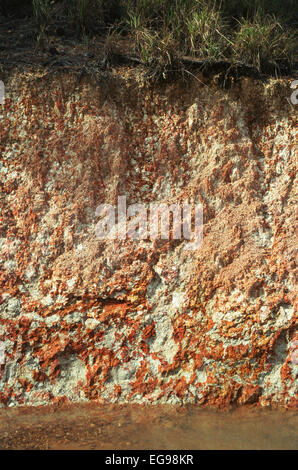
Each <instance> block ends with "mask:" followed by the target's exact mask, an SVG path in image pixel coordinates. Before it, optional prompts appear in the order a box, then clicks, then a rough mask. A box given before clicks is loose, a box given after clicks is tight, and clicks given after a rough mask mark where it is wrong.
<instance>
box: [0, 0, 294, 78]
mask: <svg viewBox="0 0 298 470" xmlns="http://www.w3.org/2000/svg"><path fill="white" fill-rule="evenodd" d="M2 1H4V4H3V6H2V7H0V8H2V14H6V15H9V14H16V11H17V10H18V8H17V5H18V3H19V4H24V1H23V2H22V1H21V0H2ZM25 3H26V4H28V6H29V4H30V7H31V9H32V11H33V14H34V17H35V20H36V23H37V25H38V27H39V28H40V31H41V33H40V34H42V35H44V34H46V32H47V27H48V25H51V24H54V23H55V22H61V21H63V22H64V24H65V25H66V26H67V27H68V28H70V29H71V28H73V29H74V31H75V32H76V34H78V35H79V36H80V37H81V38H83V40H84V42H86V41H87V39H88V37H89V36H90V37H94V36H96V35H98V36H103V35H106V36H108V34H111V32H112V33H115V35H116V34H117V35H119V36H121V37H125V38H127V39H128V40H129V43H130V50H129V51H127V52H129V53H133V54H134V55H136V56H137V57H139V59H140V60H141V61H142V62H143V63H144V64H146V65H148V66H150V67H152V66H153V67H157V68H158V69H159V70H160V71H161V72H162V74H164V73H165V72H166V71H167V70H170V69H173V67H177V64H178V62H179V60H180V59H181V57H183V56H190V57H193V58H199V59H203V60H208V61H216V60H220V59H225V60H229V61H230V62H231V63H233V62H236V61H237V62H242V63H244V64H246V65H251V66H253V67H255V68H257V69H258V70H259V71H260V72H264V71H266V70H267V67H268V65H271V66H272V65H274V66H276V67H277V68H278V67H279V66H280V65H281V64H282V65H286V66H287V67H288V68H289V69H291V67H293V64H294V63H295V55H294V50H295V48H296V46H297V34H296V31H297V13H296V2H295V0H31V1H28V0H25ZM11 5H12V6H11ZM28 8H29V7H28ZM28 12H29V13H28V14H30V8H29V9H28ZM0 13H1V9H0ZM87 42H88V41H87Z"/></svg>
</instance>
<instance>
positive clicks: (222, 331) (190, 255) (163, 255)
mask: <svg viewBox="0 0 298 470" xmlns="http://www.w3.org/2000/svg"><path fill="white" fill-rule="evenodd" d="M0 78H1V79H2V80H4V82H5V84H6V92H7V97H6V101H5V105H4V106H1V107H0V113H1V119H0V136H1V141H0V152H1V160H0V185H1V196H0V197H1V201H0V204H1V219H0V262H1V269H0V294H1V296H0V302H1V304H0V341H2V342H3V344H4V349H5V353H4V354H5V364H3V365H0V402H1V403H2V405H9V406H13V405H42V404H48V403H49V402H52V403H56V402H67V401H73V402H79V401H86V400H87V401H88V400H97V401H99V402H101V403H107V402H130V403H132V402H137V403H157V402H160V403H171V404H176V403H197V404H200V405H204V406H205V405H206V406H217V407H225V406H228V405H231V404H240V405H241V404H247V403H255V404H257V405H261V406H267V405H274V406H283V407H289V408H296V406H297V401H296V398H295V376H296V374H297V367H298V366H297V351H296V352H295V347H296V345H297V336H296V337H295V312H294V296H295V292H294V289H295V279H294V274H295V272H294V268H295V258H294V254H295V237H294V227H295V194H294V192H295V177H296V167H295V126H294V124H295V119H294V116H295V108H294V106H293V105H292V104H291V102H290V95H291V92H292V90H291V88H290V83H291V80H290V79H283V80H270V81H268V82H267V83H262V82H261V81H256V80H252V79H248V78H242V79H240V80H239V81H237V82H236V83H234V84H232V86H231V88H230V90H228V91H223V90H221V89H219V88H218V86H217V85H216V84H215V83H214V82H213V81H212V80H211V79H210V80H209V81H208V83H206V85H203V84H202V81H203V78H202V77H201V76H197V77H196V78H194V79H193V81H191V82H188V83H187V84H186V83H183V82H175V83H165V84H163V85H156V86H155V87H150V86H149V85H144V84H143V82H142V80H141V77H140V76H138V74H137V70H136V69H133V70H132V69H129V68H123V69H121V68H119V69H118V71H117V72H112V73H110V74H109V80H107V79H105V78H102V80H101V81H100V82H95V81H93V80H92V79H91V78H88V77H84V78H82V80H81V81H79V80H78V77H77V76H74V75H71V74H58V75H48V74H47V72H46V71H44V70H40V72H34V73H33V74H32V75H31V74H29V72H24V74H23V75H20V74H13V73H12V72H11V73H10V74H9V76H7V77H5V76H3V77H0ZM296 188H297V185H296ZM122 195H125V196H126V197H127V204H128V205H131V204H133V203H136V202H139V203H143V204H148V207H149V204H150V203H151V202H152V203H156V202H164V203H168V204H173V203H182V202H186V201H187V200H189V201H191V202H192V203H196V204H199V203H201V204H202V205H203V209H204V238H203V244H202V247H201V248H200V249H199V250H194V251H187V250H186V249H185V240H183V239H182V240H174V241H172V240H158V241H156V242H152V241H151V240H150V239H147V240H144V241H132V240H112V241H103V240H99V239H98V238H97V237H96V236H95V231H94V229H95V226H96V224H97V222H98V218H97V217H96V216H95V210H96V207H97V206H98V205H99V204H101V203H109V204H112V205H116V204H117V198H118V196H122Z"/></svg>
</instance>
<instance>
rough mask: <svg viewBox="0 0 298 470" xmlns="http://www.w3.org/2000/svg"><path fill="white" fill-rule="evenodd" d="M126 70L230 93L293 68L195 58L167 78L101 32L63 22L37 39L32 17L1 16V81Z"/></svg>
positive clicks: (124, 43)
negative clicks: (206, 81)
mask: <svg viewBox="0 0 298 470" xmlns="http://www.w3.org/2000/svg"><path fill="white" fill-rule="evenodd" d="M123 65H127V66H130V67H137V68H139V69H140V70H141V71H142V76H143V77H144V78H145V79H146V80H148V81H157V80H162V81H165V80H173V79H177V78H185V79H187V78H189V77H191V76H192V75H193V74H194V73H195V72H197V71H200V72H201V73H202V76H206V77H210V76H218V84H219V86H222V87H224V88H229V86H230V84H231V81H233V80H237V79H238V78H240V77H242V76H248V77H252V78H258V79H261V80H262V79H265V80H266V78H268V77H272V76H274V77H276V78H278V77H282V76H291V77H292V76H293V77H294V76H295V73H296V72H297V70H296V69H297V64H294V67H293V68H291V69H290V68H289V66H288V65H287V64H282V63H280V64H279V65H278V67H277V66H276V65H269V64H267V65H266V67H264V68H263V71H262V73H261V72H260V71H258V70H257V69H256V68H255V67H253V66H251V65H246V64H244V63H241V62H236V63H235V62H234V63H231V62H230V61H229V60H218V61H209V60H206V59H202V60H200V59H199V58H192V57H186V56H184V57H180V58H179V59H178V60H177V61H176V62H175V63H173V64H172V67H170V68H168V69H167V70H166V73H165V71H164V69H163V68H162V67H159V64H156V63H155V64H153V65H152V66H148V65H147V64H146V65H145V64H143V63H142V61H141V60H140V58H138V57H136V56H135V55H134V52H133V45H132V43H131V41H130V40H129V39H128V38H127V37H125V36H124V37H123V38H121V37H119V36H117V39H115V40H113V39H111V38H109V39H107V36H106V34H105V32H104V31H103V32H102V34H100V32H99V34H98V35H95V36H93V37H90V36H89V37H88V38H87V37H86V36H85V37H84V36H82V35H81V34H79V33H78V31H76V30H75V28H71V27H70V26H69V25H68V24H63V22H60V23H59V22H58V23H57V22H56V23H55V24H53V25H51V26H50V27H49V28H47V32H46V34H44V35H43V34H42V33H41V31H40V28H39V27H38V25H37V24H36V21H35V19H34V18H33V17H28V16H26V15H21V14H20V15H14V16H10V15H8V16H1V15H0V79H1V75H2V74H4V73H5V75H6V73H7V72H9V70H15V71H18V72H23V71H24V70H27V71H28V70H29V71H32V72H34V71H35V70H37V69H40V68H42V69H46V70H48V71H49V72H71V73H75V74H78V75H79V76H80V77H81V76H83V75H91V76H92V77H93V78H98V77H101V78H102V77H107V74H108V73H109V71H111V70H112V69H115V68H117V67H119V66H123Z"/></svg>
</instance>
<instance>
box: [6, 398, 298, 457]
mask: <svg viewBox="0 0 298 470" xmlns="http://www.w3.org/2000/svg"><path fill="white" fill-rule="evenodd" d="M297 425H298V414H297V413H295V412H293V411H286V410H284V411H276V410H266V409H263V410H262V409H255V408H241V409H236V410H234V411H213V410H211V411H210V410H204V409H203V410H202V409H198V408H194V407H189V408H181V407H171V406H150V407H149V406H147V407H145V406H137V405H129V406H119V405H118V406H114V405H111V406H101V405H94V404H87V405H69V406H63V407H52V408H50V407H44V408H25V407H24V408H18V409H10V408H2V409H0V449H119V450H122V449H157V450H160V449H181V450H184V449H297V448H298V436H297Z"/></svg>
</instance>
